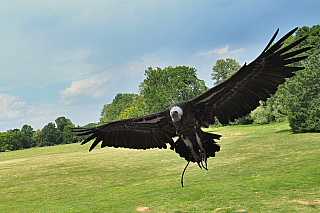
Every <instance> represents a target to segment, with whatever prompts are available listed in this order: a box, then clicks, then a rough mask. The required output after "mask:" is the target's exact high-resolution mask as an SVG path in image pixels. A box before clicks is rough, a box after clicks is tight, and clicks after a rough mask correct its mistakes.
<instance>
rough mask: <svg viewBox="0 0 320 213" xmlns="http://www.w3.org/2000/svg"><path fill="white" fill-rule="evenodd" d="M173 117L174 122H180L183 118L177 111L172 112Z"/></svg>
mask: <svg viewBox="0 0 320 213" xmlns="http://www.w3.org/2000/svg"><path fill="white" fill-rule="evenodd" d="M171 118H172V121H173V122H178V121H180V120H181V116H179V114H178V112H177V111H174V112H172V113H171Z"/></svg>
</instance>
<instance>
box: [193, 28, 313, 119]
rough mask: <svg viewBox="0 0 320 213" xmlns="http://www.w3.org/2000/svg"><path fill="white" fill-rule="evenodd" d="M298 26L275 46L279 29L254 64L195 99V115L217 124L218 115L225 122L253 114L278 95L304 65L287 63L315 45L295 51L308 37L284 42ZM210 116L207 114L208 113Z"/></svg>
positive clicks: (300, 57)
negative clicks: (268, 99)
mask: <svg viewBox="0 0 320 213" xmlns="http://www.w3.org/2000/svg"><path fill="white" fill-rule="evenodd" d="M296 30H297V28H295V29H293V30H291V31H290V32H289V33H287V34H286V35H285V36H283V37H282V38H281V39H280V40H279V41H278V42H276V43H275V44H273V45H272V43H273V41H274V40H275V38H276V36H277V34H278V31H279V29H278V30H277V31H276V33H275V34H274V36H273V37H272V39H271V40H270V42H269V43H268V45H267V46H266V48H265V49H264V50H263V51H262V53H261V54H260V55H259V56H258V57H257V58H256V59H255V60H254V61H253V62H251V63H250V64H248V65H247V64H244V65H243V66H242V67H241V68H240V69H239V70H238V71H237V72H236V73H235V74H233V75H232V76H231V77H230V78H229V79H227V80H225V81H224V82H222V83H220V84H219V85H217V86H215V87H213V88H211V89H209V90H207V91H206V92H204V93H203V94H201V95H199V96H197V97H196V98H194V99H192V100H191V103H192V108H193V110H194V111H195V114H196V115H195V117H196V118H197V119H198V120H199V122H200V123H203V122H208V123H210V124H213V123H214V117H217V118H218V120H219V121H220V122H221V123H222V124H227V123H229V121H234V119H236V118H239V117H242V116H244V115H247V114H249V113H250V112H251V111H252V110H254V109H255V108H256V107H258V106H259V101H260V100H263V101H266V100H267V98H269V97H270V94H274V93H275V92H276V91H277V88H278V86H279V85H280V84H282V83H284V82H285V78H290V77H293V76H294V75H295V74H294V73H293V72H295V71H298V70H302V69H304V67H297V66H287V65H290V64H291V65H292V64H293V63H295V62H299V61H301V60H303V59H305V58H306V57H307V56H297V55H299V54H301V53H304V52H306V51H307V50H309V49H311V47H306V48H300V49H298V50H292V49H293V48H294V47H296V46H297V45H299V44H300V43H301V42H302V41H304V40H305V39H306V38H307V37H303V38H301V39H299V40H297V41H295V42H293V43H291V44H289V45H288V46H286V47H283V44H284V41H285V40H286V39H287V38H288V37H290V36H291V35H292V34H293V33H294V32H295V31H296ZM206 115H207V116H206Z"/></svg>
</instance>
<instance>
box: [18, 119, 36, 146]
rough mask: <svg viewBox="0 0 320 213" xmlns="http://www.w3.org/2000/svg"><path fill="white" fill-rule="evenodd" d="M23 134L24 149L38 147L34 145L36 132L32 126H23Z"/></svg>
mask: <svg viewBox="0 0 320 213" xmlns="http://www.w3.org/2000/svg"><path fill="white" fill-rule="evenodd" d="M21 133H22V134H23V139H22V144H23V148H24V149H25V148H30V147H34V146H36V144H34V143H33V141H32V137H33V133H34V131H33V128H32V127H31V126H30V125H27V124H25V125H23V126H22V128H21Z"/></svg>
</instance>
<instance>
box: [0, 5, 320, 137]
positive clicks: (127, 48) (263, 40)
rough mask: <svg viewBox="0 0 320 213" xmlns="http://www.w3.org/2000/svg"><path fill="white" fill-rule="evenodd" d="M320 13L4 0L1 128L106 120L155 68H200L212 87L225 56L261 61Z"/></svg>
mask: <svg viewBox="0 0 320 213" xmlns="http://www.w3.org/2000/svg"><path fill="white" fill-rule="evenodd" d="M319 11H320V3H319V1H318V0H314V1H312V0H310V1H309V0H304V1H295V0H290V1H289V0H288V1H287V0H278V1H268V0H266V1H253V0H252V1H249V0H242V1H236V0H234V1H233V0H223V1H222V0H221V1H215V0H213V1H206V0H200V1H199V0H195V1H188V0H181V1H180V0H169V1H166V0H160V1H151V0H150V1H140V0H135V1H129V0H117V1H114V0H113V1H108V0H105V1H103V0H100V1H98V0H97V1H95V0H90V1H88V0H87V1H84V0H77V1H74V0H54V1H53V0H47V1H42V0H11V1H1V2H0V26H1V29H0V74H1V78H0V132H4V131H6V130H8V129H14V128H19V129H20V128H21V127H22V126H23V125H24V124H29V125H31V126H32V127H33V128H34V129H42V128H43V126H44V125H46V124H47V123H49V122H54V120H55V119H56V118H57V117H59V116H65V117H67V118H70V119H71V121H72V122H73V123H74V124H76V125H85V124H87V123H90V122H98V121H99V117H100V111H101V109H102V107H103V105H104V104H106V103H110V102H111V101H112V99H113V98H114V96H115V95H116V94H117V93H137V92H138V86H139V83H140V82H141V81H143V79H144V70H145V69H147V67H149V66H152V67H161V68H164V67H166V66H179V65H186V66H191V67H195V68H196V69H197V70H198V77H199V78H200V79H203V80H205V82H206V84H207V86H209V87H211V86H212V84H213V82H212V80H211V72H212V70H211V69H212V67H213V66H214V64H215V62H216V60H218V59H221V58H228V57H230V58H234V59H236V60H237V61H238V62H239V63H240V64H241V65H242V64H243V63H244V62H251V61H252V60H254V59H255V58H256V57H257V56H258V55H259V54H260V52H261V51H262V50H263V48H264V47H265V45H266V44H267V43H268V41H269V40H270V38H271V37H272V35H273V34H274V32H275V31H276V29H277V28H280V33H279V37H280V36H282V35H284V34H285V33H287V32H288V31H289V30H291V29H293V28H294V27H302V26H309V27H312V26H313V25H316V24H319V20H320V13H319ZM279 37H278V38H279Z"/></svg>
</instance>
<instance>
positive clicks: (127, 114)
mask: <svg viewBox="0 0 320 213" xmlns="http://www.w3.org/2000/svg"><path fill="white" fill-rule="evenodd" d="M145 114H147V109H146V103H145V101H144V99H143V98H142V97H141V96H140V95H136V96H135V97H134V103H133V105H132V106H131V107H128V108H126V109H124V110H123V111H122V112H120V115H119V119H124V118H133V117H138V116H142V115H145Z"/></svg>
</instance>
